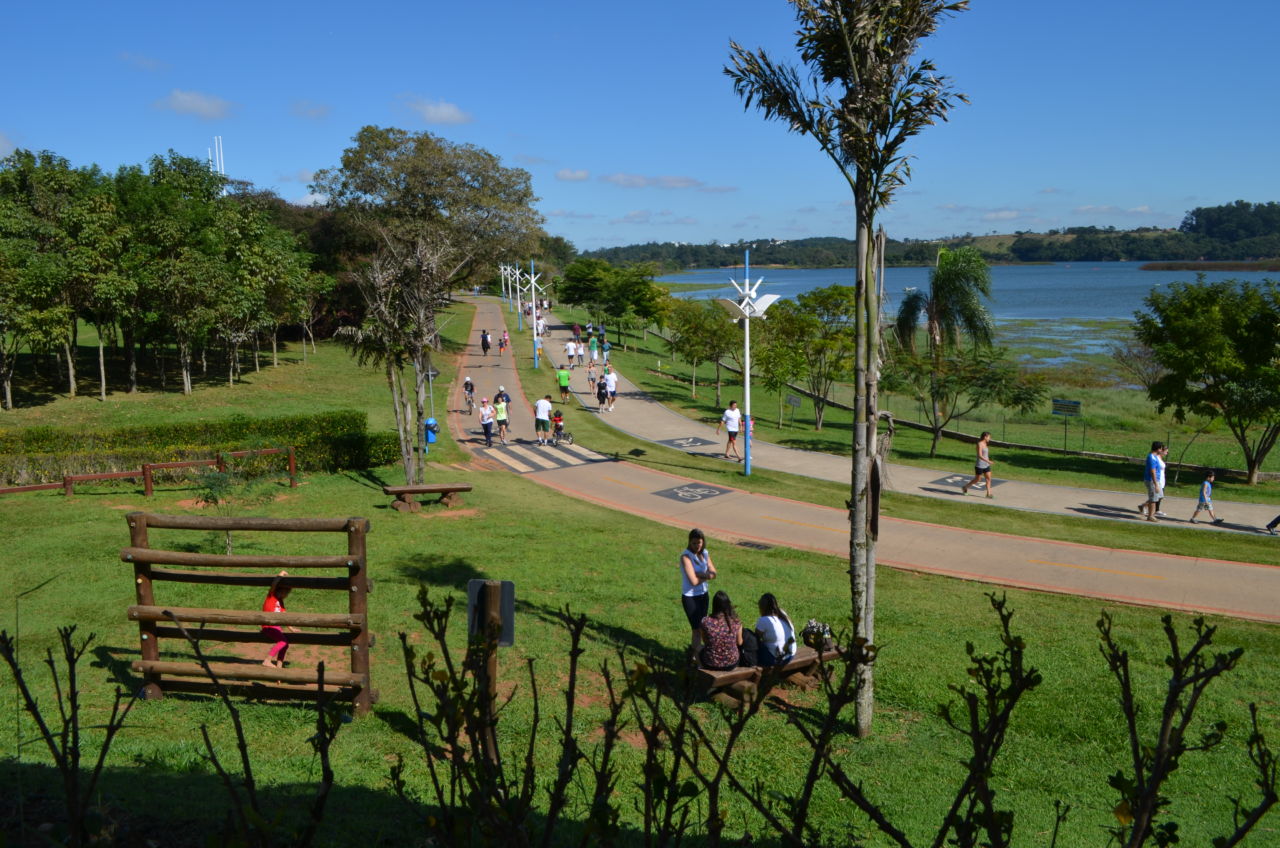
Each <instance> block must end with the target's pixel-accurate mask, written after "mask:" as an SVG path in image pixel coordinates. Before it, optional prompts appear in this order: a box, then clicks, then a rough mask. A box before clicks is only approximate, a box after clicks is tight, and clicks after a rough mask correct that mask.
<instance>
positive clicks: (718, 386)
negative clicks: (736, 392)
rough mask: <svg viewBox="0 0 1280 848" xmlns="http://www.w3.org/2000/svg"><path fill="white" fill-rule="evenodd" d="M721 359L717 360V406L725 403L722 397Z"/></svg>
mask: <svg viewBox="0 0 1280 848" xmlns="http://www.w3.org/2000/svg"><path fill="white" fill-rule="evenodd" d="M720 383H721V380H720V360H719V359H717V360H716V406H723V405H724V403H723V401H722V400H721V399H720Z"/></svg>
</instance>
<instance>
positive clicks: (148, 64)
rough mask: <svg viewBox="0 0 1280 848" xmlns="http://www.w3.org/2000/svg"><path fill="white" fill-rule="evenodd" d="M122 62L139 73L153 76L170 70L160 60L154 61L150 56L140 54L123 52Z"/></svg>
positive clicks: (121, 55)
mask: <svg viewBox="0 0 1280 848" xmlns="http://www.w3.org/2000/svg"><path fill="white" fill-rule="evenodd" d="M120 61H121V62H124V63H125V64H126V65H129V66H130V67H132V68H136V69H137V70H139V71H147V72H148V73H153V74H155V73H160V72H162V71H167V70H169V66H168V65H167V64H166V63H164V62H161V61H160V60H159V59H152V58H151V57H150V56H143V55H141V54H138V53H129V52H122V53H121V54H120Z"/></svg>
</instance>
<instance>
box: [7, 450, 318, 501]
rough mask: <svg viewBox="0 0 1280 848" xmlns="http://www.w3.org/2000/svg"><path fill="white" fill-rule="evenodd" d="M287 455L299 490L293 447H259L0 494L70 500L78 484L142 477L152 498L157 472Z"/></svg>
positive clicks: (74, 476)
mask: <svg viewBox="0 0 1280 848" xmlns="http://www.w3.org/2000/svg"><path fill="white" fill-rule="evenodd" d="M273 455H280V456H287V457H288V463H289V488H291V489H296V488H298V457H297V454H296V453H295V452H294V449H293V447H292V446H290V447H287V448H258V449H255V450H241V451H227V452H225V453H220V454H218V456H216V457H214V458H213V459H187V460H181V461H179V462H146V463H143V465H142V468H141V469H139V470H138V471H102V472H97V473H92V474H65V475H63V477H62V482H61V483H37V484H35V485H30V486H9V487H6V488H0V495H9V494H17V493H18V492H37V491H41V490H44V489H62V493H63V494H64V495H66V496H67V497H71V496H72V495H74V494H75V487H76V483H89V482H93V481H95V480H129V479H137V478H139V477H141V478H142V494H143V496H145V497H148V498H149V497H151V496H152V495H153V494H155V485H154V481H155V472H157V471H167V470H171V469H176V468H202V467H203V468H217V469H218V470H219V471H226V470H227V459H228V458H231V459H243V458H245V457H252V456H273Z"/></svg>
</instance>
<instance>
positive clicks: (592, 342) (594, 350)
mask: <svg viewBox="0 0 1280 848" xmlns="http://www.w3.org/2000/svg"><path fill="white" fill-rule="evenodd" d="M587 349H588V350H590V351H591V364H592V365H595V364H596V359H597V358H598V357H599V356H600V340H599V339H597V338H596V337H595V336H594V335H589V336H587Z"/></svg>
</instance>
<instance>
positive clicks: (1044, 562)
mask: <svg viewBox="0 0 1280 848" xmlns="http://www.w3.org/2000/svg"><path fill="white" fill-rule="evenodd" d="M1027 562H1034V563H1036V564H1038V565H1057V566H1061V567H1062V568H1078V569H1080V570H1081V571H1100V572H1102V573H1103V574H1119V575H1120V576H1122V577H1142V578H1145V579H1147V580H1164V579H1166V578H1165V576H1164V575H1162V574H1141V573H1139V572H1136V571H1115V570H1113V569H1110V568H1095V567H1094V566H1092V565H1076V564H1075V563H1073V562H1049V561H1048V560H1044V559H1030V560H1027Z"/></svg>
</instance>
